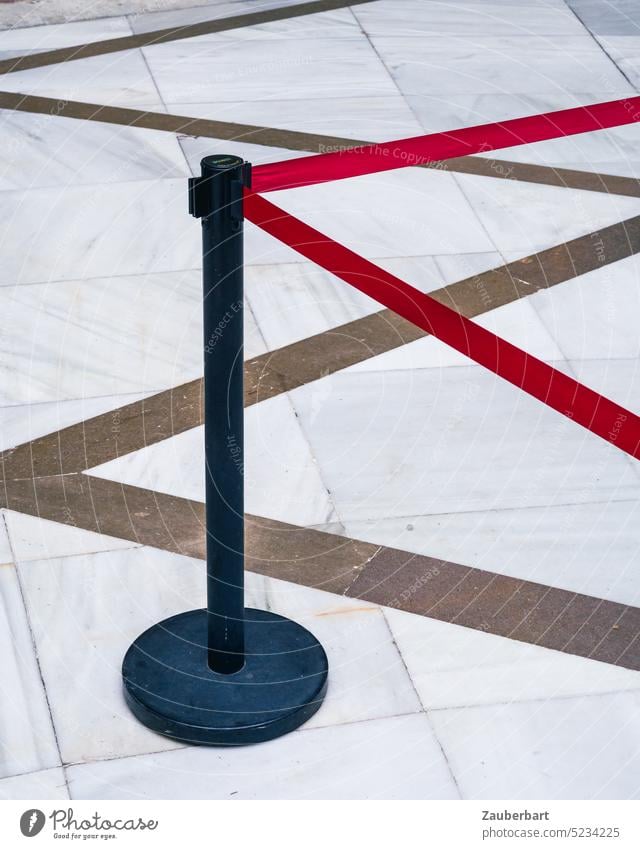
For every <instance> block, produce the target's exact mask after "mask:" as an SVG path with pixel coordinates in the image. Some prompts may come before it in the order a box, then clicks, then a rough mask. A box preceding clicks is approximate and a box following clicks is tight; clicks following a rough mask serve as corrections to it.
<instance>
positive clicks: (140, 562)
mask: <svg viewBox="0 0 640 849" xmlns="http://www.w3.org/2000/svg"><path fill="white" fill-rule="evenodd" d="M19 569H20V575H21V580H22V583H23V587H24V593H25V601H26V604H27V607H28V609H29V615H30V619H31V623H32V627H33V632H34V637H35V641H36V645H37V649H38V657H39V660H40V665H41V668H42V675H43V678H44V681H45V685H46V687H47V695H48V699H49V704H50V706H51V711H52V714H53V717H54V722H55V724H56V732H57V737H58V743H59V745H60V750H61V753H62V758H63V762H65V763H74V762H78V761H86V760H94V759H96V758H107V757H121V756H126V755H131V754H139V753H141V752H153V751H159V750H162V749H168V748H175V747H176V746H177V745H178V744H177V743H174V742H172V741H170V740H168V739H167V738H164V737H161V736H159V735H156V734H154V733H152V732H151V731H149V730H148V729H147V728H146V727H145V726H143V725H141V724H140V723H138V722H137V721H136V720H135V719H134V717H133V715H132V714H131V713H130V712H129V710H128V708H127V707H126V705H125V702H124V698H123V695H122V679H121V672H120V667H121V664H122V658H123V657H124V654H125V652H126V650H127V649H128V647H129V645H130V644H131V642H132V641H133V640H134V639H135V638H136V637H137V636H138V634H139V633H141V632H142V631H143V630H145V629H146V628H148V627H150V626H151V625H152V624H154V622H157V621H160V620H162V619H164V618H166V617H168V616H171V615H173V614H174V613H180V612H181V611H183V610H190V609H193V608H197V607H202V606H203V603H204V594H205V586H204V583H205V582H204V578H205V574H204V564H203V563H202V562H201V561H199V560H192V559H190V558H185V557H180V556H178V555H173V554H169V553H167V552H163V551H159V550H156V549H147V548H131V549H127V550H122V551H110V552H103V553H99V554H84V555H80V556H77V557H67V558H60V559H50V560H42V561H32V562H29V563H22V564H20V566H19ZM70 693H73V698H72V699H71V698H70V696H69V694H70Z"/></svg>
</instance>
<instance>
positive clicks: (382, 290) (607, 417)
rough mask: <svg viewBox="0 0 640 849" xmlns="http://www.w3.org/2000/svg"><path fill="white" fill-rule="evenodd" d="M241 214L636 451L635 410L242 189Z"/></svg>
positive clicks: (639, 437)
mask: <svg viewBox="0 0 640 849" xmlns="http://www.w3.org/2000/svg"><path fill="white" fill-rule="evenodd" d="M288 164H289V165H290V164H291V163H288ZM245 215H246V217H247V218H248V219H249V221H252V222H253V223H254V224H256V225H257V226H258V227H260V228H262V229H263V230H265V231H266V232H267V233H269V234H270V235H272V236H274V237H275V238H276V239H279V240H280V241H281V242H284V243H285V244H286V245H289V247H291V248H293V249H294V250H296V251H297V252H298V253H300V254H302V256H304V257H306V258H307V259H309V260H311V261H312V262H315V263H317V264H318V265H320V266H321V267H322V268H324V269H326V270H327V271H330V272H331V273H332V274H335V275H336V276H337V277H339V278H340V279H341V280H344V281H345V283H349V284H350V285H351V286H354V287H355V288H356V289H359V290H360V291H361V292H364V293H365V295H369V297H371V298H374V299H375V300H376V301H379V303H381V304H384V306H386V307H388V308H389V309H390V310H393V312H396V313H398V314H399V315H401V316H402V317H403V318H406V319H407V320H408V321H411V322H412V323H413V324H415V325H417V326H418V327H421V328H422V329H423V330H426V331H427V332H428V333H431V334H432V335H433V336H435V337H436V338H437V339H440V340H441V341H442V342H445V343H446V344H447V345H450V346H451V347H452V348H455V349H456V351H460V353H461V354H464V355H465V356H467V357H470V358H471V359H472V360H474V361H475V362H476V363H478V364H479V365H481V366H484V367H485V368H487V369H489V370H490V371H492V372H494V373H495V374H497V375H498V376H499V377H502V378H504V380H508V381H509V383H512V384H514V386H517V387H518V388H520V389H523V390H524V391H525V392H527V393H528V394H529V395H532V396H533V397H534V398H537V399H538V400H539V401H542V402H543V403H544V404H546V405H547V406H549V407H552V408H553V409H554V410H557V411H558V412H559V413H562V414H563V415H564V416H568V417H569V418H571V419H573V420H574V421H576V422H577V423H578V424H581V425H582V426H583V427H585V428H587V430H590V431H591V432H592V433H595V434H597V435H598V436H601V437H602V438H603V439H605V440H607V441H608V442H612V443H615V445H616V446H617V447H618V448H620V449H621V450H622V451H625V452H626V453H627V454H630V455H631V456H632V457H636V458H639V457H640V417H638V416H636V414H635V413H632V412H630V411H629V410H625V409H624V407H620V406H619V405H618V404H616V403H614V402H613V401H610V400H609V399H608V398H605V397H604V396H602V395H598V393H597V392H594V391H593V390H592V389H588V388H587V387H586V386H583V385H582V384H580V383H578V382H577V381H575V380H573V378H571V377H568V376H567V375H566V374H563V372H561V371H558V370H557V369H554V368H552V367H551V366H549V365H547V363H544V362H542V361H541V360H538V359H536V358H535V357H532V356H531V355H530V354H527V353H526V352H525V351H522V350H520V348H516V346H515V345H512V344H511V343H510V342H506V341H505V340H504V339H500V337H499V336H495V335H494V334H493V333H490V332H489V331H488V330H485V329H484V328H483V327H480V326H479V325H478V324H475V323H474V322H473V321H471V320H470V319H468V318H465V316H462V315H460V313H457V312H456V311H455V310H452V309H451V308H450V307H447V306H445V305H444V304H441V303H439V302H438V301H436V300H434V299H433V298H431V297H429V295H425V294H424V293H422V292H420V291H419V290H418V289H414V287H413V286H410V285H409V284H408V283H405V282H404V281H403V280H400V279H399V278H398V277H394V276H393V274H390V273H389V272H388V271H385V270H384V269H382V268H379V267H378V266H377V265H374V264H373V263H372V262H369V260H367V259H364V258H363V257H361V256H358V254H356V253H354V252H353V251H351V250H349V249H348V248H346V247H344V245H341V244H339V243H338V242H334V241H333V240H332V239H330V238H329V237H328V236H325V235H323V234H322V233H320V232H319V231H318V230H315V229H314V228H313V227H309V225H307V224H305V223H304V222H302V221H300V220H299V219H297V218H294V216H292V215H289V213H287V212H285V211H284V210H283V209H280V208H279V207H278V206H275V204H272V203H271V202H270V201H268V200H266V199H265V198H262V197H259V196H258V195H256V194H253V193H251V192H247V193H246V195H245Z"/></svg>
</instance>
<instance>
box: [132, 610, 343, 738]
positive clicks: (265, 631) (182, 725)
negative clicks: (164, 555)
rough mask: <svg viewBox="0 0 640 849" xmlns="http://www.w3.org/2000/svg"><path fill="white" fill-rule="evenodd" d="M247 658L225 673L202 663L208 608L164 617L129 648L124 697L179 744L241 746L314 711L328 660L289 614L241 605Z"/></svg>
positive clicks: (323, 689)
mask: <svg viewBox="0 0 640 849" xmlns="http://www.w3.org/2000/svg"><path fill="white" fill-rule="evenodd" d="M245 644H246V662H245V665H244V666H243V668H242V669H241V670H239V671H238V672H234V673H233V674H231V675H222V674H220V673H217V672H212V671H211V670H210V669H209V667H208V666H207V612H206V610H191V611H189V612H188V613H180V614H178V615H177V616H172V617H171V618H170V619H165V620H164V621H163V622H159V623H158V624H157V625H154V626H153V627H151V628H149V630H148V631H145V632H144V633H143V634H141V635H140V636H139V637H138V638H137V639H136V640H135V642H134V643H133V644H132V645H131V646H130V647H129V650H128V651H127V653H126V655H125V658H124V661H123V664H122V678H123V684H124V694H125V699H126V702H127V704H128V706H129V708H130V709H131V711H132V712H133V714H134V715H135V716H136V718H137V719H139V720H140V722H142V723H143V724H144V725H146V726H148V727H149V728H151V729H152V730H153V731H157V732H158V733H160V734H164V735H166V736H167V737H171V738H173V739H174V740H180V741H181V742H183V743H196V744H200V745H208V746H242V745H246V744H248V743H261V742H263V741H265V740H272V739H273V738H274V737H280V735H282V734H286V733H288V732H289V731H293V730H294V729H295V728H297V727H298V726H299V725H302V723H303V722H306V721H307V720H308V719H309V718H310V717H311V716H313V714H314V713H315V712H316V711H317V710H318V708H319V707H320V705H321V704H322V700H323V698H324V696H325V693H326V691H327V672H328V663H327V656H326V654H325V652H324V649H323V648H322V646H321V645H320V643H319V642H318V641H317V640H316V638H315V637H314V636H313V634H311V633H310V632H309V631H307V629H306V628H303V627H302V626H301V625H298V624H297V622H293V621H292V620H291V619H285V618H284V617H283V616H278V615H277V614H276V613H270V612H269V611H266V610H253V609H249V608H248V609H246V610H245Z"/></svg>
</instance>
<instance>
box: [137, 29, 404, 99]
mask: <svg viewBox="0 0 640 849" xmlns="http://www.w3.org/2000/svg"><path fill="white" fill-rule="evenodd" d="M143 52H144V55H145V57H146V59H147V61H148V63H149V68H150V69H151V73H152V74H153V78H154V80H155V82H156V83H157V85H158V89H159V91H160V94H161V95H162V98H163V99H164V101H165V102H166V103H172V104H189V103H215V102H220V103H223V102H225V101H234V102H237V101H239V100H285V99H286V100H301V99H307V100H315V99H316V98H328V97H365V96H378V95H395V94H397V88H396V86H395V85H394V83H393V80H392V79H391V77H390V76H389V74H388V72H387V70H386V68H385V66H384V65H383V64H382V62H381V61H380V59H379V58H378V56H377V55H376V52H375V51H374V50H373V48H372V47H371V45H370V44H369V42H368V40H367V39H366V38H365V36H364V35H361V36H360V37H359V38H355V39H350V38H339V39H334V38H304V39H299V40H296V39H276V40H274V39H265V38H262V39H260V40H257V39H253V40H252V39H243V40H242V41H237V42H227V41H224V43H222V44H219V43H212V42H210V41H208V40H207V39H205V40H203V39H202V38H198V39H190V40H189V41H188V42H186V41H176V42H172V43H167V44H159V45H154V46H152V47H145V48H143Z"/></svg>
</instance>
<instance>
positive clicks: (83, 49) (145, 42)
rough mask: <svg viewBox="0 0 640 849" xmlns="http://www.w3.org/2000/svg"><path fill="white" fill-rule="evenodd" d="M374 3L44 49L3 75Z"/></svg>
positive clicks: (323, 0) (300, 7)
mask: <svg viewBox="0 0 640 849" xmlns="http://www.w3.org/2000/svg"><path fill="white" fill-rule="evenodd" d="M371 2H372V0H314V2H309V3H299V4H296V5H295V6H283V7H280V8H277V9H264V10H262V11H259V12H248V13H246V14H244V15H233V16H232V17H228V18H217V19H215V20H212V21H201V22H200V23H196V24H187V25H185V26H178V27H167V28H165V29H159V30H155V31H153V32H145V33H138V34H134V35H127V36H123V37H121V38H109V39H106V40H104V41H93V42H91V44H78V45H75V46H73V47H62V48H58V49H56V50H43V51H42V52H41V53H29V54H27V55H25V56H16V57H14V58H11V59H4V60H2V61H0V74H11V73H13V72H15V71H25V70H27V69H28V68H42V67H44V66H46V65H57V64H58V63H60V62H72V61H73V60H75V59H87V58H89V57H91V56H104V55H105V54H107V53H119V52H120V51H121V50H133V49H135V48H139V47H150V46H151V45H153V44H164V43H166V42H168V41H178V40H180V39H184V38H194V37H195V36H198V35H208V34H210V33H215V32H228V31H229V30H233V29H240V28H242V27H250V26H257V25H258V24H268V23H271V22H272V21H283V20H288V19H289V18H300V17H303V16H304V15H315V14H317V13H318V12H330V11H332V10H333V9H344V8H345V7H347V6H360V5H362V4H363V3H371Z"/></svg>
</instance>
